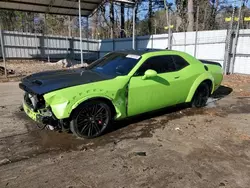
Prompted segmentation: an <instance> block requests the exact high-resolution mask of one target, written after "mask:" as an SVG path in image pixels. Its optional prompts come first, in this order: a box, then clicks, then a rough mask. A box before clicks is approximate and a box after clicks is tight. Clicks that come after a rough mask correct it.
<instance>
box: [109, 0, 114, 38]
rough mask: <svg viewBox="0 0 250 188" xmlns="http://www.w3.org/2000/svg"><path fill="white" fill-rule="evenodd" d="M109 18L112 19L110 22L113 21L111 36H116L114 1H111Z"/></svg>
mask: <svg viewBox="0 0 250 188" xmlns="http://www.w3.org/2000/svg"><path fill="white" fill-rule="evenodd" d="M109 19H110V23H111V32H110V33H111V36H110V37H111V38H114V33H115V31H114V29H115V27H114V26H115V18H114V3H113V1H111V2H110V10H109Z"/></svg>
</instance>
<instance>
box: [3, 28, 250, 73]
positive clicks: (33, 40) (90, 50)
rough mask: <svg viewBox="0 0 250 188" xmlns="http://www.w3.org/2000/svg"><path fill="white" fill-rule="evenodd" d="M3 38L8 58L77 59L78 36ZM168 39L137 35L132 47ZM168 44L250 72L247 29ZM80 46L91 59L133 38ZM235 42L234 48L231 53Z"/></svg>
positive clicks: (180, 37)
mask: <svg viewBox="0 0 250 188" xmlns="http://www.w3.org/2000/svg"><path fill="white" fill-rule="evenodd" d="M3 39H4V40H3V41H4V47H5V54H6V58H7V59H19V58H24V59H29V58H34V59H45V60H51V61H52V60H57V59H63V58H71V59H77V60H80V41H79V38H73V37H62V36H52V35H49V36H44V35H35V34H30V33H18V32H6V31H5V32H3ZM168 39H169V38H168V35H167V34H160V35H150V36H139V37H136V40H135V47H136V49H140V48H141V49H143V48H158V49H166V48H167V47H168ZM228 39H230V40H228ZM228 41H230V42H228ZM171 44H172V49H173V50H179V51H184V52H187V53H189V54H191V55H193V56H196V57H197V58H198V59H204V60H210V61H215V62H219V63H220V64H221V65H222V66H223V68H224V72H231V73H243V74H250V53H249V46H250V30H247V29H245V30H240V32H239V35H238V38H237V36H236V35H235V33H230V32H228V31H227V30H215V31H199V32H197V33H196V32H182V33H173V35H172V37H171ZM82 45H83V52H84V59H85V60H86V59H91V60H94V59H97V58H98V57H102V56H103V55H105V54H106V53H108V52H110V51H115V50H123V49H132V38H122V39H113V40H112V39H108V40H93V39H83V41H82ZM235 45H237V48H236V51H235V52H234V50H233V49H234V48H233V46H235ZM228 49H229V50H228ZM0 56H1V54H0ZM234 56H235V58H234ZM230 69H231V70H230Z"/></svg>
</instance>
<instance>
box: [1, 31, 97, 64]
mask: <svg viewBox="0 0 250 188" xmlns="http://www.w3.org/2000/svg"><path fill="white" fill-rule="evenodd" d="M3 41H4V46H5V54H6V58H7V59H11V58H13V59H19V58H20V59H30V58H37V59H47V58H48V57H49V58H50V59H51V60H53V59H62V58H67V57H70V58H73V59H80V42H79V38H73V37H70V38H69V37H63V36H54V35H48V36H44V35H41V34H37V35H35V34H33V33H20V32H10V31H5V32H3ZM82 41H83V42H82V45H83V51H84V58H94V59H96V58H98V56H99V43H100V41H99V40H87V39H83V40H82ZM88 46H89V49H88Z"/></svg>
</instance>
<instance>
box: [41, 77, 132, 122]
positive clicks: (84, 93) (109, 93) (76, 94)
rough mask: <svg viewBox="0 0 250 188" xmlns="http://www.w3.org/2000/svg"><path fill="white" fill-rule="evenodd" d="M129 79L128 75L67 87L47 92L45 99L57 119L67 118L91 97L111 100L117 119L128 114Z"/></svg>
mask: <svg viewBox="0 0 250 188" xmlns="http://www.w3.org/2000/svg"><path fill="white" fill-rule="evenodd" d="M128 80H129V78H128V77H120V78H116V79H113V80H112V81H110V80H107V81H101V82H96V83H91V84H86V85H80V86H74V87H70V88H65V89H62V90H58V91H54V92H50V93H47V94H45V95H44V100H45V101H46V106H50V108H51V110H52V112H53V114H54V115H55V116H56V118H57V119H65V118H69V117H70V115H71V113H72V111H73V110H74V109H75V108H77V107H78V106H79V105H80V104H81V103H83V102H85V101H87V100H90V99H91V100H92V99H95V98H98V99H101V98H103V99H106V100H109V101H110V102H111V103H112V105H113V107H114V108H115V111H116V115H115V119H121V118H124V117H126V115H127V96H126V95H127V83H128ZM111 82H112V83H111Z"/></svg>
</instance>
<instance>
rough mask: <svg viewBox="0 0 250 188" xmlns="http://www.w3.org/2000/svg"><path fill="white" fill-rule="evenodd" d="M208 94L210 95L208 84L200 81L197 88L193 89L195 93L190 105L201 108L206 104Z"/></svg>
mask: <svg viewBox="0 0 250 188" xmlns="http://www.w3.org/2000/svg"><path fill="white" fill-rule="evenodd" d="M209 96H210V89H209V86H208V84H206V83H205V82H203V83H201V84H200V85H199V87H198V88H197V90H196V91H195V94H194V96H193V99H192V102H191V106H192V107H195V108H202V107H204V106H206V104H207V100H208V98H209Z"/></svg>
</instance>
